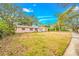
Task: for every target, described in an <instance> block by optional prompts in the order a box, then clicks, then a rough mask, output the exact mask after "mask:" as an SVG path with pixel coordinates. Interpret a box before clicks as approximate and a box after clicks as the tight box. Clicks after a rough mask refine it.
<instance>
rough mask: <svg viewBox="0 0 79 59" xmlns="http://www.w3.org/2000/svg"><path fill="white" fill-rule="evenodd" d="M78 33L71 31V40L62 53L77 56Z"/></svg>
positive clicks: (78, 49) (78, 48)
mask: <svg viewBox="0 0 79 59" xmlns="http://www.w3.org/2000/svg"><path fill="white" fill-rule="evenodd" d="M78 46H79V34H77V33H72V40H71V42H70V45H69V46H68V48H67V50H66V51H65V53H64V56H78V53H79V52H78V51H79V47H78Z"/></svg>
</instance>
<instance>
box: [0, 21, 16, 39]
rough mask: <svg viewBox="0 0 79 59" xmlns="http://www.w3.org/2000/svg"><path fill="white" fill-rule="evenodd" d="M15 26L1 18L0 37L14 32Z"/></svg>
mask: <svg viewBox="0 0 79 59" xmlns="http://www.w3.org/2000/svg"><path fill="white" fill-rule="evenodd" d="M14 29H15V28H14V26H11V25H9V24H8V23H7V22H6V21H5V20H0V38H2V37H5V36H7V35H11V34H13V33H14V31H15V30H14Z"/></svg>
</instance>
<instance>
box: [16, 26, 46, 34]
mask: <svg viewBox="0 0 79 59" xmlns="http://www.w3.org/2000/svg"><path fill="white" fill-rule="evenodd" d="M45 31H47V28H46V27H44V26H41V27H38V26H26V25H17V26H16V31H15V32H16V33H24V32H45Z"/></svg>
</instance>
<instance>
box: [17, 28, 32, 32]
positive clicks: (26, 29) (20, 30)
mask: <svg viewBox="0 0 79 59" xmlns="http://www.w3.org/2000/svg"><path fill="white" fill-rule="evenodd" d="M24 32H33V30H30V28H24V30H23V28H17V29H16V33H24Z"/></svg>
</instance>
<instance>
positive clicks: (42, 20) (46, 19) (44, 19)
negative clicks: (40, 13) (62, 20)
mask: <svg viewBox="0 0 79 59" xmlns="http://www.w3.org/2000/svg"><path fill="white" fill-rule="evenodd" d="M45 20H48V19H40V20H39V21H40V22H41V21H45Z"/></svg>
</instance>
